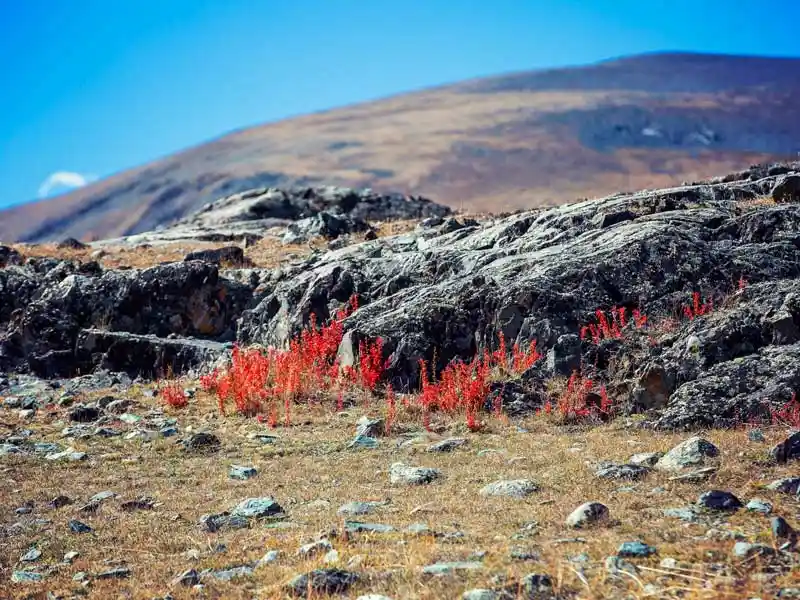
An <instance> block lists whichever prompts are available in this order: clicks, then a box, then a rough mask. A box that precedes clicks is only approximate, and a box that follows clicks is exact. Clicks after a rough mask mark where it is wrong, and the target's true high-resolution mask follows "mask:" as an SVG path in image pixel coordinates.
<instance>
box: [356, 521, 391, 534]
mask: <svg viewBox="0 0 800 600" xmlns="http://www.w3.org/2000/svg"><path fill="white" fill-rule="evenodd" d="M344 530H345V531H346V532H347V533H390V532H392V531H394V530H395V529H394V527H392V526H391V525H384V524H382V523H361V522H360V521H345V523H344Z"/></svg>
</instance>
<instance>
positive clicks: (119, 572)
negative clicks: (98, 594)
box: [94, 567, 131, 579]
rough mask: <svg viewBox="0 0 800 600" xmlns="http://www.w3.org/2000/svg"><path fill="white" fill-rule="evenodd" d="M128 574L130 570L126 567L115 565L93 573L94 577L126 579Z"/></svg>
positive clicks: (129, 574)
mask: <svg viewBox="0 0 800 600" xmlns="http://www.w3.org/2000/svg"><path fill="white" fill-rule="evenodd" d="M130 576H131V570H130V569H129V568H128V567H117V568H115V569H109V570H108V571H101V572H100V573H97V574H95V575H94V579H127V578H128V577H130Z"/></svg>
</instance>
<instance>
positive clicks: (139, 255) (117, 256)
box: [12, 213, 479, 269]
mask: <svg viewBox="0 0 800 600" xmlns="http://www.w3.org/2000/svg"><path fill="white" fill-rule="evenodd" d="M465 216H473V217H475V216H479V215H476V214H472V213H470V214H468V215H465ZM416 224H417V221H414V220H401V221H385V222H383V221H381V222H374V223H372V226H373V227H374V228H375V230H376V233H377V235H378V237H379V238H380V237H387V236H392V235H398V234H401V233H407V232H409V231H412V230H413V229H414V227H416ZM350 239H351V242H350V243H353V244H355V243H359V242H362V241H364V234H354V235H352V236H351V238H350ZM231 245H239V244H238V243H234V242H197V241H186V242H171V243H168V244H156V245H149V244H142V245H138V246H124V245H119V246H104V247H103V249H102V252H100V253H97V249H95V248H92V247H88V248H83V249H74V248H60V247H58V245H57V244H14V245H12V247H13V248H14V249H15V250H17V252H19V253H20V254H22V255H23V257H38V258H44V257H52V258H58V259H62V260H72V261H78V262H82V263H85V262H89V261H92V260H96V261H97V262H98V263H99V264H100V265H101V266H102V267H103V268H105V269H121V268H122V269H125V268H128V269H146V268H148V267H152V266H154V265H158V264H161V263H168V262H180V261H182V260H183V258H184V257H185V256H186V255H187V254H188V253H189V252H194V251H196V250H208V249H212V248H221V247H223V246H231ZM327 245H328V242H327V240H325V239H322V238H315V239H313V240H311V241H309V243H308V244H284V243H283V242H281V240H280V239H278V238H275V237H265V238H263V239H262V240H260V241H258V242H256V243H255V244H252V245H250V246H248V247H246V248H245V257H246V258H248V259H250V261H252V264H253V265H254V266H256V267H259V268H264V269H274V268H276V267H278V266H279V265H281V264H283V263H285V262H286V261H289V260H294V259H301V258H304V257H306V256H308V255H309V254H311V253H312V252H314V251H325V250H327ZM223 266H225V267H232V268H235V267H239V266H241V265H236V264H224V265H223Z"/></svg>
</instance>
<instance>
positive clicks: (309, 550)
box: [297, 540, 333, 558]
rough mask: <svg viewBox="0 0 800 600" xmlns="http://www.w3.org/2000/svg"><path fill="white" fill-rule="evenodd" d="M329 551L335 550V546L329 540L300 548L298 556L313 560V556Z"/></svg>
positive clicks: (318, 541)
mask: <svg viewBox="0 0 800 600" xmlns="http://www.w3.org/2000/svg"><path fill="white" fill-rule="evenodd" d="M329 550H333V545H332V544H331V543H330V542H329V541H328V540H317V541H316V542H311V543H310V544H305V545H304V546H300V548H299V549H298V550H297V555H298V556H299V557H301V558H311V557H312V556H316V555H317V554H322V553H323V552H327V551H329Z"/></svg>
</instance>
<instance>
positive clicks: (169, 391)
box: [158, 381, 188, 408]
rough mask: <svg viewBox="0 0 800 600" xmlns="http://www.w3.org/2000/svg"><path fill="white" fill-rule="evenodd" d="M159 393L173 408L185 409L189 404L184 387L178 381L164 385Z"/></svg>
mask: <svg viewBox="0 0 800 600" xmlns="http://www.w3.org/2000/svg"><path fill="white" fill-rule="evenodd" d="M158 393H159V394H161V397H162V398H163V399H164V402H166V403H167V404H169V405H170V406H171V407H172V408H183V407H185V406H186V405H187V404H188V400H187V399H186V394H185V392H184V391H183V387H182V386H181V385H180V384H179V383H178V382H177V381H169V382H167V383H165V384H162V385H161V386H160V388H159V392H158Z"/></svg>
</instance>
